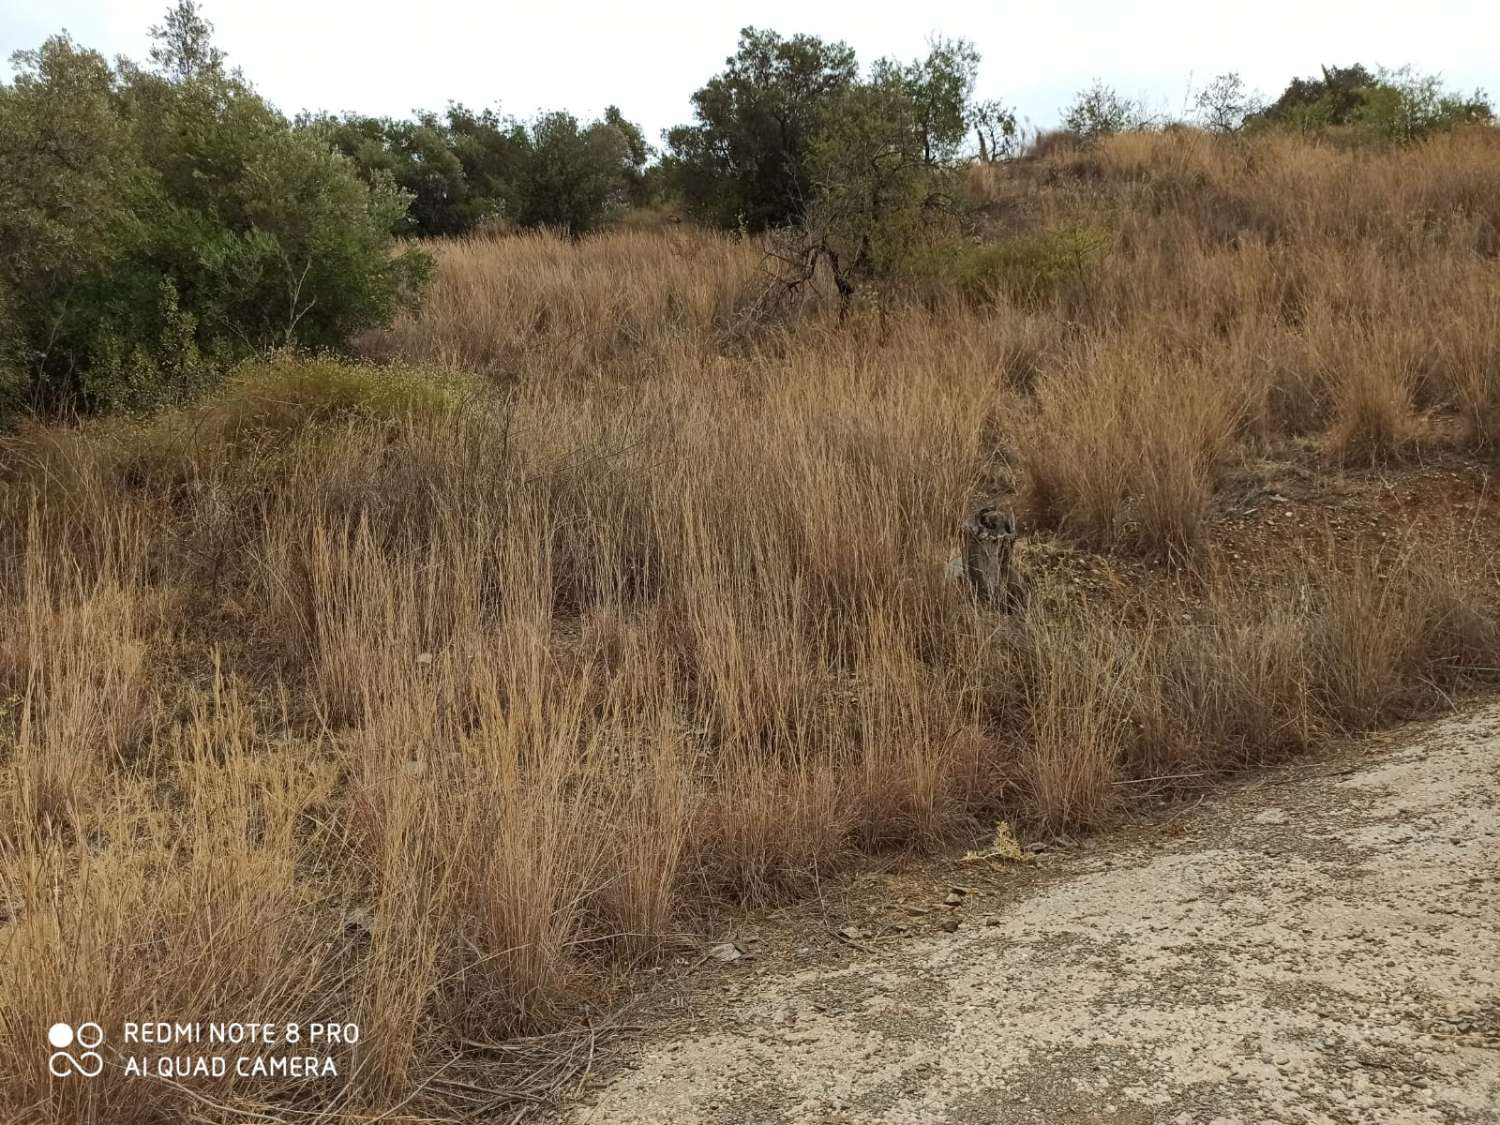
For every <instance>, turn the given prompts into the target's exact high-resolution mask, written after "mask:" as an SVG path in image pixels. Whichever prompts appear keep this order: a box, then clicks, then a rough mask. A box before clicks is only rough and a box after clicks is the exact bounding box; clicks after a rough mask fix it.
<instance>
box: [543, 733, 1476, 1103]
mask: <svg viewBox="0 0 1500 1125" xmlns="http://www.w3.org/2000/svg"><path fill="white" fill-rule="evenodd" d="M939 877H940V881H939ZM902 878H903V877H899V876H898V877H895V878H890V879H885V878H884V877H880V876H876V877H874V878H873V879H870V880H866V881H865V889H864V891H863V892H859V891H855V892H854V893H852V894H850V895H848V896H846V898H845V900H844V901H841V902H840V903H839V904H838V906H837V908H836V915H837V916H835V917H832V918H830V917H829V916H828V904H827V903H825V904H823V906H822V908H821V909H822V913H821V916H815V915H818V912H819V908H818V907H817V906H809V907H800V908H796V910H794V911H792V912H790V913H789V914H783V915H781V916H779V917H778V918H774V919H765V920H763V922H764V924H763V926H762V927H761V933H760V934H759V935H758V936H759V940H756V938H755V937H752V936H748V934H747V935H745V936H742V937H741V948H744V949H746V950H747V951H757V950H758V951H760V956H758V957H749V956H747V957H744V958H741V959H739V960H736V961H733V962H731V963H723V964H721V963H719V962H716V961H708V962H706V963H704V964H703V965H701V966H700V967H698V968H697V969H696V971H694V972H693V973H691V974H689V979H688V980H687V982H686V983H685V985H684V986H683V987H681V988H680V989H678V990H676V991H674V993H673V997H672V1000H671V1001H670V1003H665V1004H662V1003H659V1004H658V1009H659V1010H663V1011H664V1010H666V1009H675V1010H676V1014H675V1015H674V1016H673V1017H672V1018H670V1019H659V1020H654V1021H651V1020H648V1023H650V1024H653V1025H659V1026H656V1029H655V1030H654V1031H651V1032H648V1034H647V1035H646V1036H645V1037H644V1038H643V1039H642V1041H641V1042H640V1043H639V1044H638V1047H637V1048H636V1049H635V1050H634V1051H633V1052H632V1053H630V1054H628V1055H627V1056H626V1057H625V1059H624V1060H623V1064H622V1065H619V1066H617V1067H616V1068H615V1070H614V1071H613V1073H612V1076H611V1077H609V1078H608V1079H607V1080H605V1081H602V1082H600V1083H599V1084H597V1085H596V1086H595V1087H594V1088H593V1089H591V1090H588V1091H586V1092H585V1093H584V1094H583V1096H582V1098H581V1099H580V1101H579V1102H578V1103H575V1104H574V1105H573V1106H572V1107H571V1108H570V1109H569V1111H568V1112H567V1114H566V1115H565V1120H567V1121H568V1122H570V1123H572V1125H586V1123H605V1122H607V1123H610V1125H631V1123H638V1125H648V1123H657V1122H661V1123H667V1122H671V1123H673V1125H681V1123H684V1122H705V1123H710V1122H711V1123H716V1125H731V1123H732V1125H755V1123H759V1125H771V1123H780V1122H787V1123H789V1122H799V1123H800V1122H814V1121H819V1122H821V1121H828V1122H838V1121H851V1122H854V1121H857V1122H872V1123H873V1122H882V1123H890V1125H896V1123H906V1122H952V1123H955V1125H978V1123H981V1122H1006V1123H1009V1122H1017V1123H1033V1122H1034V1123H1037V1125H1041V1123H1044V1122H1045V1123H1048V1125H1053V1123H1061V1122H1080V1123H1082V1122H1140V1123H1145V1122H1152V1123H1156V1122H1160V1123H1174V1125H1175V1123H1199V1122H1203V1123H1210V1122H1211V1123H1217V1125H1227V1123H1232V1122H1243V1123H1246V1125H1251V1123H1259V1122H1287V1123H1293V1122H1350V1123H1354V1122H1391V1123H1396V1122H1400V1123H1425V1122H1432V1123H1438V1122H1475V1123H1478V1122H1495V1121H1497V1120H1500V896H1497V884H1500V704H1493V703H1492V704H1490V705H1487V706H1485V707H1483V708H1480V709H1478V710H1476V711H1474V712H1473V713H1472V714H1470V715H1468V716H1466V717H1463V718H1455V719H1450V720H1445V721H1442V722H1439V723H1435V724H1430V725H1427V726H1424V727H1417V728H1408V729H1407V730H1405V731H1400V732H1394V733H1393V734H1391V735H1389V736H1385V737H1382V738H1379V739H1374V740H1371V741H1369V742H1366V743H1363V744H1361V745H1360V746H1359V747H1357V748H1355V749H1353V750H1351V751H1349V752H1348V754H1347V755H1346V756H1344V757H1341V758H1340V759H1339V760H1337V761H1332V762H1330V761H1329V760H1324V761H1322V762H1320V763H1315V764H1310V765H1304V766H1301V767H1298V768H1295V769H1291V770H1286V771H1282V772H1278V773H1274V774H1270V775H1266V776H1264V777H1262V778H1260V779H1259V780H1257V781H1254V782H1252V783H1250V784H1248V785H1246V786H1243V787H1240V788H1239V789H1237V790H1234V791H1232V792H1231V793H1230V794H1229V795H1228V796H1227V797H1225V799H1223V800H1222V801H1219V802H1216V803H1215V804H1213V805H1212V806H1208V805H1205V806H1202V808H1201V809H1200V811H1199V812H1198V813H1197V814H1195V815H1193V816H1192V817H1190V818H1179V819H1177V820H1175V821H1173V822H1171V823H1169V824H1167V825H1165V826H1163V825H1160V824H1158V825H1156V826H1153V827H1150V828H1145V829H1137V830H1134V831H1127V832H1125V833H1122V834H1121V835H1120V836H1119V837H1117V838H1115V839H1114V840H1112V841H1106V842H1105V843H1103V844H1094V845H1089V846H1083V847H1076V848H1069V849H1068V850H1065V851H1052V852H1048V853H1044V855H1043V856H1042V857H1041V858H1040V861H1039V862H1035V863H1029V864H1026V865H1015V864H1008V865H999V864H996V863H993V862H987V863H974V862H970V863H966V864H956V863H955V864H952V865H949V866H946V867H944V868H942V869H941V871H940V872H939V873H938V876H934V875H933V873H932V872H931V871H929V872H927V873H926V878H927V885H926V888H925V896H924V894H923V892H922V891H920V890H917V891H916V896H915V897H916V900H915V901H912V893H913V890H914V888H913V887H912V885H911V883H910V881H909V879H908V880H907V881H906V882H905V883H903V882H902ZM872 884H881V885H879V886H872ZM953 884H957V885H959V886H960V887H961V893H957V892H952V891H949V886H950V885H953ZM924 897H925V904H923V903H922V902H921V900H922V899H923V898H924ZM945 897H946V898H948V899H949V900H950V901H951V900H955V899H957V900H959V902H958V903H957V904H954V905H947V906H945V905H943V904H942V903H943V899H944V898H945ZM903 900H906V901H903ZM841 923H847V924H852V925H854V926H855V927H856V928H855V929H853V930H847V929H846V932H847V933H849V934H852V935H853V940H852V941H849V940H846V941H844V942H842V943H841V942H839V941H838V940H836V939H835V938H834V935H835V934H836V933H837V929H838V928H840V924H841ZM954 923H957V929H956V930H954V931H953V932H945V927H951V926H953V925H954ZM665 991H671V990H665Z"/></svg>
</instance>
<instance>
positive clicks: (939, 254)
mask: <svg viewBox="0 0 1500 1125" xmlns="http://www.w3.org/2000/svg"><path fill="white" fill-rule="evenodd" d="M1109 244H1110V233H1109V231H1108V230H1106V229H1104V228H1103V227H1098V226H1086V225H1078V226H1064V227H1054V228H1051V229H1048V230H1041V231H1037V232H1036V233H1034V234H1026V235H1020V236H1017V237H1014V238H1007V239H1003V240H1001V241H998V242H988V243H983V244H979V245H975V244H973V243H967V242H962V243H957V242H956V243H949V244H947V245H945V246H942V247H940V248H939V249H937V250H936V251H934V252H933V253H931V254H930V255H928V257H927V259H926V261H925V262H924V264H923V267H922V272H923V273H925V274H926V276H927V277H929V278H932V279H936V280H940V281H942V282H943V283H944V284H952V285H956V286H957V288H958V290H959V291H960V292H961V293H963V294H964V296H965V297H967V298H968V299H969V300H971V301H975V302H979V303H983V304H988V303H992V302H994V301H997V300H1005V301H1009V302H1010V303H1012V304H1016V305H1021V306H1026V307H1031V306H1035V305H1037V304H1040V303H1041V302H1043V301H1045V300H1047V299H1049V298H1051V297H1053V296H1054V295H1055V294H1057V293H1058V292H1059V291H1060V290H1061V289H1062V287H1063V286H1064V285H1066V284H1067V283H1069V282H1070V281H1073V280H1076V279H1078V278H1082V277H1084V276H1086V275H1087V274H1088V273H1089V271H1090V270H1091V269H1092V268H1093V267H1094V266H1095V265H1096V264H1097V263H1098V261H1099V260H1100V258H1101V257H1102V256H1103V255H1104V252H1105V250H1106V249H1107V248H1108V246H1109Z"/></svg>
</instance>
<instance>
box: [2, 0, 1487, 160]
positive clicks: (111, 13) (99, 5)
mask: <svg viewBox="0 0 1500 1125" xmlns="http://www.w3.org/2000/svg"><path fill="white" fill-rule="evenodd" d="M166 7H167V4H166V0H0V58H6V59H8V57H9V55H10V53H11V52H12V51H14V50H18V49H23V48H30V47H35V46H37V45H39V44H40V43H41V42H42V40H43V39H45V38H46V37H47V36H48V35H49V34H51V33H53V32H55V31H57V30H59V29H61V28H64V27H65V28H67V29H68V31H70V32H71V33H72V35H73V38H74V39H75V40H76V41H78V42H79V43H81V44H83V45H84V46H88V47H92V48H94V49H96V50H99V51H102V52H103V53H104V54H106V55H108V56H110V57H113V56H114V55H117V54H125V55H129V56H131V57H132V58H144V57H145V54H146V50H147V42H148V41H147V36H146V32H147V28H148V27H149V26H150V25H151V24H153V23H159V22H160V20H161V16H162V14H163V12H164V11H165V9H166ZM203 9H204V12H205V14H206V15H207V17H208V18H209V19H210V20H211V21H212V22H213V23H214V25H215V28H216V32H217V36H216V38H217V41H218V44H219V46H221V47H222V48H224V49H225V50H226V51H228V52H229V57H230V61H231V63H233V64H234V65H238V66H240V67H241V68H243V70H244V71H245V74H246V76H247V77H248V78H249V79H250V80H251V81H252V82H253V83H254V84H255V86H256V87H257V88H258V89H259V90H260V91H261V93H263V94H264V95H266V96H267V97H268V98H270V100H271V101H273V102H274V103H275V104H276V105H277V106H278V107H280V108H281V109H282V110H284V111H286V112H287V113H295V112H297V111H299V110H302V109H327V110H332V111H335V112H340V111H343V110H358V111H361V112H365V113H372V114H377V115H387V114H389V115H393V116H404V115H407V114H409V113H410V112H411V111H412V110H413V109H415V108H424V109H425V108H431V109H441V108H442V107H443V106H444V105H445V104H446V103H447V102H448V101H450V100H453V101H461V102H464V103H466V104H468V105H470V106H473V107H475V108H479V107H484V106H493V105H495V104H497V103H498V104H499V105H500V108H501V110H502V111H503V112H506V113H511V114H516V115H517V116H522V117H525V116H529V115H530V114H531V113H533V112H535V111H536V110H538V109H568V110H571V111H573V112H574V113H575V114H577V115H579V116H580V117H591V116H594V115H596V114H598V113H600V112H601V111H602V110H603V108H604V107H605V106H606V105H608V104H609V103H611V102H614V103H617V104H618V105H619V106H620V107H621V109H623V110H624V112H625V115H626V116H627V117H629V118H631V119H632V120H635V121H638V122H640V123H641V124H642V125H643V126H644V127H645V129H646V134H647V137H648V139H650V140H651V141H652V142H653V143H657V142H658V135H659V133H660V130H661V129H663V128H665V127H666V126H668V125H673V124H676V123H678V122H682V121H687V120H690V118H691V107H690V105H689V102H688V97H689V95H690V94H691V93H692V91H693V90H695V89H697V87H698V86H700V85H701V84H702V83H703V81H704V80H705V79H707V78H708V77H709V76H711V75H712V74H714V73H716V72H717V71H719V70H720V69H721V68H722V66H723V62H724V58H725V56H727V55H729V54H730V53H731V52H732V51H733V49H734V45H735V41H736V38H737V36H738V32H739V29H740V28H741V27H742V26H744V25H746V24H753V25H754V26H757V27H769V28H773V29H775V30H777V31H780V32H782V33H783V34H788V35H789V34H792V33H795V32H803V31H805V32H811V33H813V34H817V35H822V36H824V37H825V38H841V39H844V40H846V41H847V42H848V43H849V44H850V45H851V46H853V47H854V48H855V50H856V51H857V52H858V54H859V58H860V62H861V64H868V63H869V62H870V61H872V60H873V59H875V58H877V57H879V56H881V55H894V56H897V57H901V58H909V57H912V56H915V55H919V54H922V53H924V51H925V43H926V40H927V38H928V36H929V35H930V34H932V33H933V32H940V33H942V34H945V35H962V36H965V37H967V38H969V39H972V40H973V41H974V42H975V43H976V44H977V46H978V47H979V50H980V52H981V54H982V55H983V56H984V62H983V64H982V66H981V69H980V77H979V91H978V92H979V94H980V95H981V96H986V97H999V98H1002V99H1004V100H1005V101H1006V102H1007V103H1009V104H1010V105H1011V106H1013V107H1014V108H1015V109H1016V110H1017V111H1018V113H1019V114H1020V115H1021V116H1022V117H1023V118H1025V119H1028V120H1029V121H1030V122H1031V123H1033V124H1034V125H1041V126H1050V125H1053V124H1055V123H1056V122H1057V120H1058V117H1059V116H1060V109H1061V107H1062V106H1064V105H1065V104H1066V103H1067V102H1068V101H1069V99H1070V98H1071V96H1072V94H1073V93H1074V92H1075V91H1076V90H1078V89H1079V88H1080V87H1082V86H1084V85H1086V84H1088V83H1089V82H1090V81H1091V80H1092V79H1093V78H1095V77H1099V78H1103V79H1104V80H1105V81H1106V82H1108V83H1110V84H1111V85H1113V86H1114V87H1115V88H1116V89H1118V90H1119V91H1120V92H1121V93H1123V94H1126V95H1129V96H1132V97H1136V98H1139V99H1141V100H1143V101H1145V102H1146V104H1147V106H1148V107H1149V108H1151V109H1153V110H1155V111H1158V112H1162V111H1171V112H1181V111H1182V109H1183V107H1184V105H1185V104H1186V91H1187V89H1188V87H1189V84H1190V83H1197V84H1202V82H1204V81H1205V80H1206V79H1208V78H1209V77H1212V76H1213V75H1215V74H1218V73H1221V72H1223V71H1226V70H1238V71H1239V72H1240V73H1241V74H1243V75H1244V76H1245V78H1246V80H1247V81H1248V83H1249V84H1250V85H1251V86H1252V87H1256V88H1258V89H1259V90H1260V91H1261V92H1263V93H1265V94H1268V95H1272V96H1274V95H1275V94H1276V93H1278V92H1280V90H1281V89H1282V87H1283V86H1285V84H1286V82H1287V80H1288V79H1290V78H1291V77H1293V76H1295V75H1312V74H1316V73H1317V68H1318V66H1319V64H1321V63H1335V64H1339V65H1345V64H1347V63H1351V62H1356V61H1358V62H1363V63H1365V64H1366V65H1376V64H1380V65H1386V66H1401V65H1405V64H1411V65H1412V66H1414V67H1416V68H1417V69H1418V70H1420V71H1423V72H1441V73H1442V74H1443V76H1444V78H1445V79H1446V80H1447V81H1448V83H1449V84H1450V85H1451V86H1454V87H1457V88H1460V89H1462V90H1464V91H1465V92H1467V91H1468V90H1470V89H1472V88H1473V87H1475V86H1483V87H1485V88H1486V89H1487V90H1488V91H1489V92H1490V93H1491V94H1492V95H1497V96H1500V0H1426V2H1421V3H1417V2H1414V0H1399V2H1383V0H1375V2H1357V0H1333V2H1323V3H1319V2H1318V0H1257V2H1255V3H1232V4H1227V3H1218V4H1216V3H1214V2H1213V0H1208V2H1196V3H1195V2H1188V0H1155V2H1149V3H1130V2H1123V0H1075V2H1073V3H1064V4H1040V3H1011V4H1005V3H996V2H990V3H970V4H955V3H942V2H938V3H921V2H913V0H899V2H893V0H821V2H811V0H802V2H793V0H757V2H754V3H747V2H743V0H723V2H717V3H716V2H715V0H697V2H692V0H633V2H631V3H618V2H614V3H611V2H608V0H551V2H548V0H528V2H524V3H517V2H514V0H491V2H483V0H468V2H463V0H423V2H420V3H412V2H411V0H399V2H398V0H205V2H204V3H203ZM9 73H10V69H9V66H8V64H5V63H0V74H4V75H5V76H7V77H8V76H9Z"/></svg>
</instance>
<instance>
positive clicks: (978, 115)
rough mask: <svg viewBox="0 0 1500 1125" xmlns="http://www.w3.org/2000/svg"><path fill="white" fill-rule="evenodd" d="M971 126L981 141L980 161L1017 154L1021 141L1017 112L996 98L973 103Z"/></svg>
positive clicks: (970, 111)
mask: <svg viewBox="0 0 1500 1125" xmlns="http://www.w3.org/2000/svg"><path fill="white" fill-rule="evenodd" d="M969 125H970V127H971V128H972V129H973V130H974V134H975V136H976V137H977V138H978V139H979V159H980V160H981V161H984V162H989V161H992V160H999V159H1000V158H1001V157H1004V156H1009V155H1010V154H1011V153H1013V152H1015V150H1016V144H1017V142H1018V141H1019V139H1020V131H1019V130H1018V129H1017V128H1016V115H1015V111H1014V110H1012V109H1011V108H1010V107H1009V106H1007V105H1006V104H1005V103H1004V102H1001V101H997V100H996V99H994V98H988V99H985V100H984V101H977V102H973V103H972V104H971V105H970V106H969Z"/></svg>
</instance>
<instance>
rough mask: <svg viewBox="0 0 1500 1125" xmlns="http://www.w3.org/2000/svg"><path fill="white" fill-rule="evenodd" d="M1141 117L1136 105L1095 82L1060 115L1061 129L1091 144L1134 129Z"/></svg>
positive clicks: (1111, 89)
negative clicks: (1100, 138)
mask: <svg viewBox="0 0 1500 1125" xmlns="http://www.w3.org/2000/svg"><path fill="white" fill-rule="evenodd" d="M1142 117H1143V114H1142V110H1141V106H1140V104H1139V103H1138V102H1135V101H1133V100H1131V99H1130V98H1126V97H1123V96H1122V95H1121V94H1120V93H1119V92H1117V91H1116V90H1115V89H1114V87H1112V86H1106V85H1105V84H1104V83H1103V82H1100V81H1099V80H1097V79H1095V81H1094V84H1093V85H1092V86H1090V87H1089V88H1088V89H1086V90H1081V91H1079V93H1078V96H1077V97H1075V98H1074V99H1073V104H1072V105H1070V106H1069V107H1068V109H1067V111H1066V112H1065V113H1064V114H1063V127H1064V128H1065V129H1067V130H1068V132H1070V133H1073V134H1075V135H1077V136H1079V137H1082V138H1083V139H1084V140H1088V141H1091V140H1095V139H1097V138H1099V137H1109V136H1113V135H1114V134H1115V133H1123V132H1124V131H1125V130H1126V129H1133V128H1135V127H1137V126H1138V125H1140V124H1141V122H1142Z"/></svg>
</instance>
